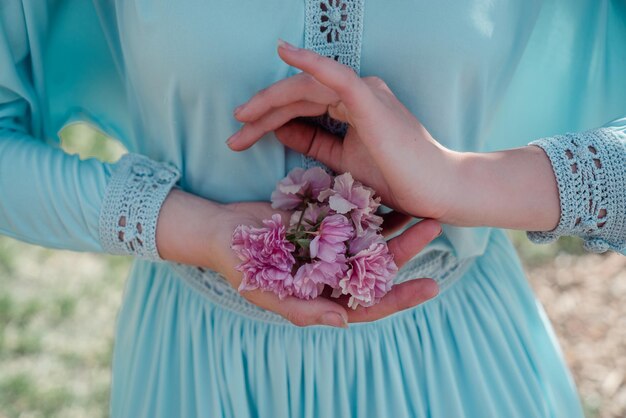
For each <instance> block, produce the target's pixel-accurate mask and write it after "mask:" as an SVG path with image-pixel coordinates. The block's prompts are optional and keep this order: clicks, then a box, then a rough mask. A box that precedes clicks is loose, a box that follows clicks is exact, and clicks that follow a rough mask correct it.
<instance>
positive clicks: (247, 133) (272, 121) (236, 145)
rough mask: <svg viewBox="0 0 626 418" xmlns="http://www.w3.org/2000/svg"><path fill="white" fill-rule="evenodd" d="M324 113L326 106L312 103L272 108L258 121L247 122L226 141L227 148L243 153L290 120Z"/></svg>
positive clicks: (302, 102)
mask: <svg viewBox="0 0 626 418" xmlns="http://www.w3.org/2000/svg"><path fill="white" fill-rule="evenodd" d="M324 113H326V106H325V105H320V104H316V103H312V102H306V101H300V102H295V103H290V104H288V105H286V106H283V107H279V108H274V109H273V110H270V111H269V112H267V113H266V114H264V115H263V116H262V117H261V118H260V119H256V120H255V121H253V122H248V123H246V124H244V126H243V127H242V128H241V129H240V130H239V131H237V132H235V133H234V134H233V135H232V136H231V137H230V138H228V139H227V140H226V143H227V144H228V146H229V147H230V148H231V149H232V150H235V151H243V150H245V149H248V148H250V147H251V146H252V145H254V144H255V143H256V142H257V141H258V140H259V139H261V138H262V137H263V135H265V134H267V133H268V132H272V131H273V130H275V129H278V128H279V127H281V126H282V125H284V124H285V123H287V122H289V121H290V120H291V119H294V118H297V117H302V116H319V115H323V114H324Z"/></svg>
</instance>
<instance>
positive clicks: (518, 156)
mask: <svg viewBox="0 0 626 418" xmlns="http://www.w3.org/2000/svg"><path fill="white" fill-rule="evenodd" d="M454 166H455V168H454V171H455V179H456V181H455V182H454V183H455V189H456V190H455V196H456V199H455V203H454V204H453V205H452V206H451V208H450V211H449V213H448V216H447V218H446V219H444V220H443V222H445V223H449V224H452V225H456V226H468V227H477V226H493V227H501V228H510V229H522V230H536V231H547V230H550V229H552V228H554V226H555V225H556V224H557V223H558V220H559V215H560V206H559V196H558V190H557V187H556V181H555V178H554V173H553V172H552V168H551V165H550V161H549V159H548V158H547V157H546V155H545V153H544V152H543V151H542V150H541V149H539V148H538V147H533V146H531V147H528V146H527V147H522V148H516V149H511V150H506V151H499V152H489V153H472V152H466V153H457V155H456V158H455V162H454Z"/></svg>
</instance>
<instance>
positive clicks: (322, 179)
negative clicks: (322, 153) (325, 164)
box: [271, 167, 331, 210]
mask: <svg viewBox="0 0 626 418" xmlns="http://www.w3.org/2000/svg"><path fill="white" fill-rule="evenodd" d="M330 183H331V177H330V175H329V174H328V173H326V172H325V171H324V170H323V169H322V168H320V167H313V168H309V169H308V170H304V169H303V168H294V169H293V170H291V171H290V172H289V174H288V175H287V177H285V178H284V179H282V180H281V181H280V182H279V183H278V185H277V186H276V190H274V191H273V192H272V198H271V199H272V207H273V208H274V209H282V210H292V209H295V208H297V207H298V206H300V205H301V204H302V202H304V199H305V198H308V199H310V200H316V199H317V198H318V196H319V194H320V192H321V191H322V190H324V189H328V188H329V187H330Z"/></svg>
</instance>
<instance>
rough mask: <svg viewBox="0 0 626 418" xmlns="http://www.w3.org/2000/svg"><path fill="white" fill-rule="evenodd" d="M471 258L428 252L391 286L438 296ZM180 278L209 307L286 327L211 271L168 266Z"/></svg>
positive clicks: (406, 269)
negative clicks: (431, 287)
mask: <svg viewBox="0 0 626 418" xmlns="http://www.w3.org/2000/svg"><path fill="white" fill-rule="evenodd" d="M474 260H475V257H474V258H469V259H464V260H457V259H456V258H455V257H454V256H453V254H452V253H450V252H447V251H441V250H432V251H428V252H425V253H422V254H419V255H418V256H416V257H415V258H414V259H412V260H411V261H410V262H409V263H407V265H405V266H404V267H403V268H402V269H400V271H399V272H398V275H397V276H396V278H395V280H394V283H402V282H404V281H407V280H410V279H414V278H422V277H428V278H432V279H434V280H435V281H436V282H437V284H438V285H439V295H441V294H442V293H443V292H444V291H445V290H447V289H448V288H449V287H450V286H451V285H452V284H453V283H454V282H456V281H457V280H458V279H459V278H461V276H462V275H463V273H465V271H467V269H468V268H469V267H470V266H471V264H472V263H473V262H474ZM170 265H171V267H172V270H174V271H175V272H176V273H177V274H178V276H180V278H181V279H182V280H183V281H185V282H186V283H187V284H188V285H190V286H191V287H192V288H193V289H195V290H196V291H198V292H199V293H200V294H202V295H203V296H204V297H206V298H207V299H209V300H210V301H211V302H212V303H214V304H216V305H218V306H220V307H223V308H225V309H228V310H231V311H235V312H238V313H240V314H242V315H245V316H248V317H250V318H254V319H257V320H262V321H266V322H274V323H289V322H288V321H287V320H286V319H284V318H283V317H282V316H280V315H278V314H276V313H274V312H271V311H268V310H266V309H263V308H261V307H259V306H256V305H254V304H253V303H251V302H249V301H248V300H247V299H246V298H244V297H243V296H241V295H240V294H239V292H238V291H237V290H236V289H235V288H233V287H232V286H231V285H230V284H229V283H228V281H226V279H225V278H224V277H223V276H222V275H220V274H219V273H217V272H215V271H213V270H207V269H204V268H202V267H194V266H190V265H186V264H178V263H170Z"/></svg>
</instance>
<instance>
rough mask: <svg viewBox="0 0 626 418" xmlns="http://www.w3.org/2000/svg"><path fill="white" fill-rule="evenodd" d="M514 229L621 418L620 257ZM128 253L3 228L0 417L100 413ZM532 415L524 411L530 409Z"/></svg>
mask: <svg viewBox="0 0 626 418" xmlns="http://www.w3.org/2000/svg"><path fill="white" fill-rule="evenodd" d="M62 138H63V141H62V146H63V148H64V149H65V150H66V151H67V152H68V153H78V154H80V156H81V158H88V157H97V158H100V159H102V160H105V161H115V160H116V159H118V158H119V156H120V155H121V154H122V153H123V152H124V149H123V147H122V146H121V145H120V144H119V143H117V142H116V141H113V140H110V139H108V138H106V137H105V136H103V135H102V134H101V133H99V132H97V131H95V130H93V129H91V128H90V127H89V126H88V125H85V124H74V125H70V126H68V127H67V128H66V129H65V130H64V131H63V132H62ZM511 236H512V238H513V241H514V242H515V244H516V246H517V248H518V251H519V253H520V255H521V257H522V259H523V262H524V265H525V267H526V270H527V272H528V274H529V278H530V281H531V283H532V285H533V287H534V289H535V291H536V292H537V295H538V297H539V299H540V300H541V301H542V303H543V304H544V306H545V308H546V311H547V313H548V316H549V317H550V319H551V320H552V321H553V324H554V328H555V331H556V333H557V336H558V338H559V341H560V343H561V345H562V347H563V351H564V355H565V358H566V360H567V362H568V364H569V365H570V367H571V369H572V372H573V375H574V378H575V380H576V383H577V385H578V388H579V391H580V394H581V399H582V400H583V403H584V407H585V410H586V414H587V416H588V417H590V418H591V417H598V418H609V417H611V418H617V417H626V307H625V305H626V303H624V302H626V257H621V256H618V255H615V254H607V255H592V254H584V252H583V250H582V247H581V242H580V240H578V239H574V238H570V239H561V240H560V241H559V242H558V243H556V244H551V245H542V246H538V245H533V244H531V243H530V242H529V241H528V240H527V239H526V236H525V234H523V233H521V232H512V233H511ZM129 266H130V259H129V258H127V257H113V256H105V255H97V254H88V253H84V254H83V253H81V254H78V253H72V252H68V251H53V250H48V249H44V248H41V247H36V246H32V245H27V244H24V243H20V242H17V241H15V240H12V239H9V238H7V237H2V236H0V418H13V417H20V418H24V417H29V418H30V417H63V418H71V417H90V418H91V417H106V416H108V399H109V384H110V377H111V376H110V367H111V354H112V347H113V335H114V327H115V320H116V316H117V311H118V308H119V306H120V302H121V296H122V292H123V288H124V280H125V277H126V274H127V271H128V269H129ZM529 418H530V417H529Z"/></svg>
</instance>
